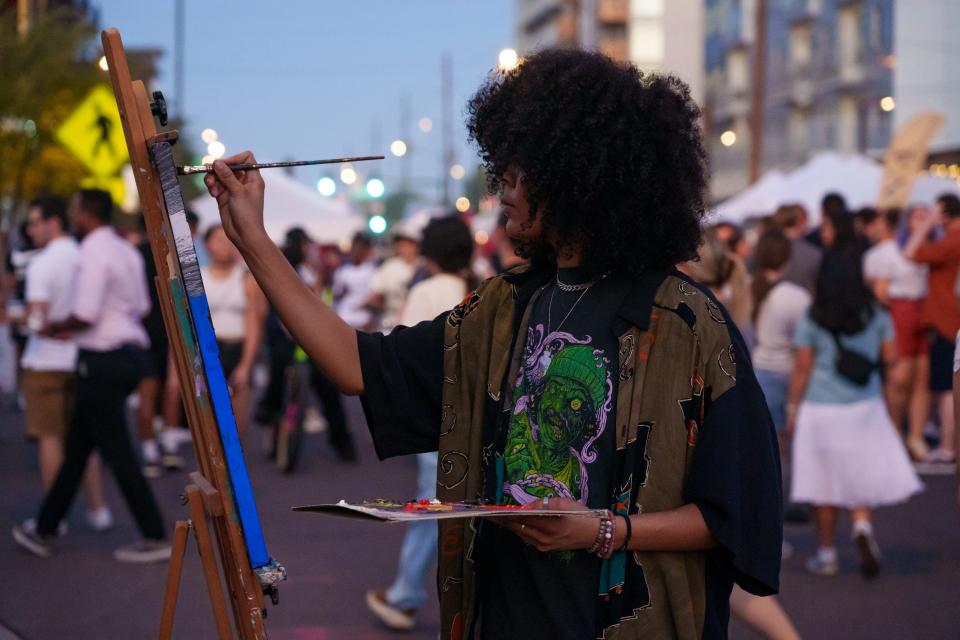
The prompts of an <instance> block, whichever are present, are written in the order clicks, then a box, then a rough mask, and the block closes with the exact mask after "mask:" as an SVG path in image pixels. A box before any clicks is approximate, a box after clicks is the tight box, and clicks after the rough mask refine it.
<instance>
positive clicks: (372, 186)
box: [367, 178, 386, 198]
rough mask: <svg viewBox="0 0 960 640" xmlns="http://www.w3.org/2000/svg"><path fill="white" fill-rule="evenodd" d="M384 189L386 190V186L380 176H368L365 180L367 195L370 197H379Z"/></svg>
mask: <svg viewBox="0 0 960 640" xmlns="http://www.w3.org/2000/svg"><path fill="white" fill-rule="evenodd" d="M384 191H386V187H384V186H383V180H381V179H380V178H370V179H369V180H367V195H368V196H370V197H371V198H379V197H381V196H382V195H383V192H384Z"/></svg>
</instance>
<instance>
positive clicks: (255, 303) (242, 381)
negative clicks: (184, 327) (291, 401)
mask: <svg viewBox="0 0 960 640" xmlns="http://www.w3.org/2000/svg"><path fill="white" fill-rule="evenodd" d="M203 243H204V245H205V246H206V248H207V255H208V256H209V262H208V264H207V266H206V267H201V269H200V274H201V275H202V276H203V286H204V288H205V289H206V292H207V302H208V304H209V305H210V320H211V321H212V322H213V330H214V332H215V333H216V334H217V349H218V350H219V351H220V362H221V364H222V365H223V375H224V376H226V378H227V381H228V383H229V385H230V399H231V401H232V403H233V413H234V415H235V416H236V419H237V429H238V430H239V431H240V435H241V436H242V435H243V433H244V429H245V426H246V422H247V420H246V419H247V413H248V411H247V408H248V405H249V402H250V372H251V370H252V369H253V363H254V360H255V359H256V357H257V351H258V350H259V349H260V343H261V342H262V341H263V329H264V322H265V320H266V312H267V303H266V299H265V298H264V297H263V294H262V293H260V287H258V286H257V283H256V281H255V280H254V279H253V276H251V275H250V272H249V271H247V269H246V267H245V266H244V264H243V261H242V260H241V259H240V252H238V251H237V249H236V247H234V246H233V244H231V242H230V241H229V240H228V239H227V236H226V234H225V233H224V232H223V227H221V226H220V225H214V226H212V227H210V228H209V229H207V231H206V232H205V233H204V235H203Z"/></svg>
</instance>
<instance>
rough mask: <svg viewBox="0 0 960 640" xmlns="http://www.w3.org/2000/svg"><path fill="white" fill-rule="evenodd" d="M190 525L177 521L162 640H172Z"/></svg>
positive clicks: (161, 630) (165, 597)
mask: <svg viewBox="0 0 960 640" xmlns="http://www.w3.org/2000/svg"><path fill="white" fill-rule="evenodd" d="M189 533H190V523H189V522H184V521H183V520H178V521H177V527H176V529H174V531H173V549H172V550H171V553H170V568H169V569H167V589H166V591H164V594H163V611H162V612H161V614H160V640H170V637H171V634H173V618H174V615H175V614H176V612H177V594H178V593H179V592H180V576H181V575H182V574H183V556H184V554H185V553H186V551H187V536H188V535H189Z"/></svg>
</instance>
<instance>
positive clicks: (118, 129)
mask: <svg viewBox="0 0 960 640" xmlns="http://www.w3.org/2000/svg"><path fill="white" fill-rule="evenodd" d="M57 139H58V140H59V141H60V143H61V144H63V146H65V147H66V148H67V149H69V150H70V152H71V153H73V155H75V156H76V157H77V159H78V160H80V162H82V163H83V164H85V165H86V166H87V168H88V169H89V170H90V172H91V173H92V174H94V175H95V176H102V177H106V176H112V175H115V174H116V173H117V171H118V170H119V169H120V167H122V166H123V165H124V164H125V163H126V162H127V161H128V160H129V159H130V156H129V155H128V153H127V143H126V141H125V140H124V137H123V125H122V123H121V122H120V111H119V110H118V109H117V102H116V100H114V98H113V91H111V90H110V87H108V86H107V85H105V84H101V85H97V86H95V87H94V88H93V89H91V91H90V93H88V94H87V97H86V98H84V99H83V101H81V102H80V104H79V105H78V106H77V108H76V109H74V111H73V113H72V114H70V116H69V117H68V118H67V119H66V121H64V123H63V124H62V125H60V128H59V129H57Z"/></svg>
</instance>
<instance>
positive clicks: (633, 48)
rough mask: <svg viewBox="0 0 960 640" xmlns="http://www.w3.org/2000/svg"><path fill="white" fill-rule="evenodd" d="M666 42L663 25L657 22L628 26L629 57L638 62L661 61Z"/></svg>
mask: <svg viewBox="0 0 960 640" xmlns="http://www.w3.org/2000/svg"><path fill="white" fill-rule="evenodd" d="M665 50H666V43H665V42H664V38H663V27H662V26H661V25H660V24H659V23H658V22H653V23H643V22H640V23H637V22H634V23H633V24H632V25H631V26H630V59H631V60H633V61H634V62H636V63H638V64H659V63H661V62H663V57H664V54H665Z"/></svg>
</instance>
